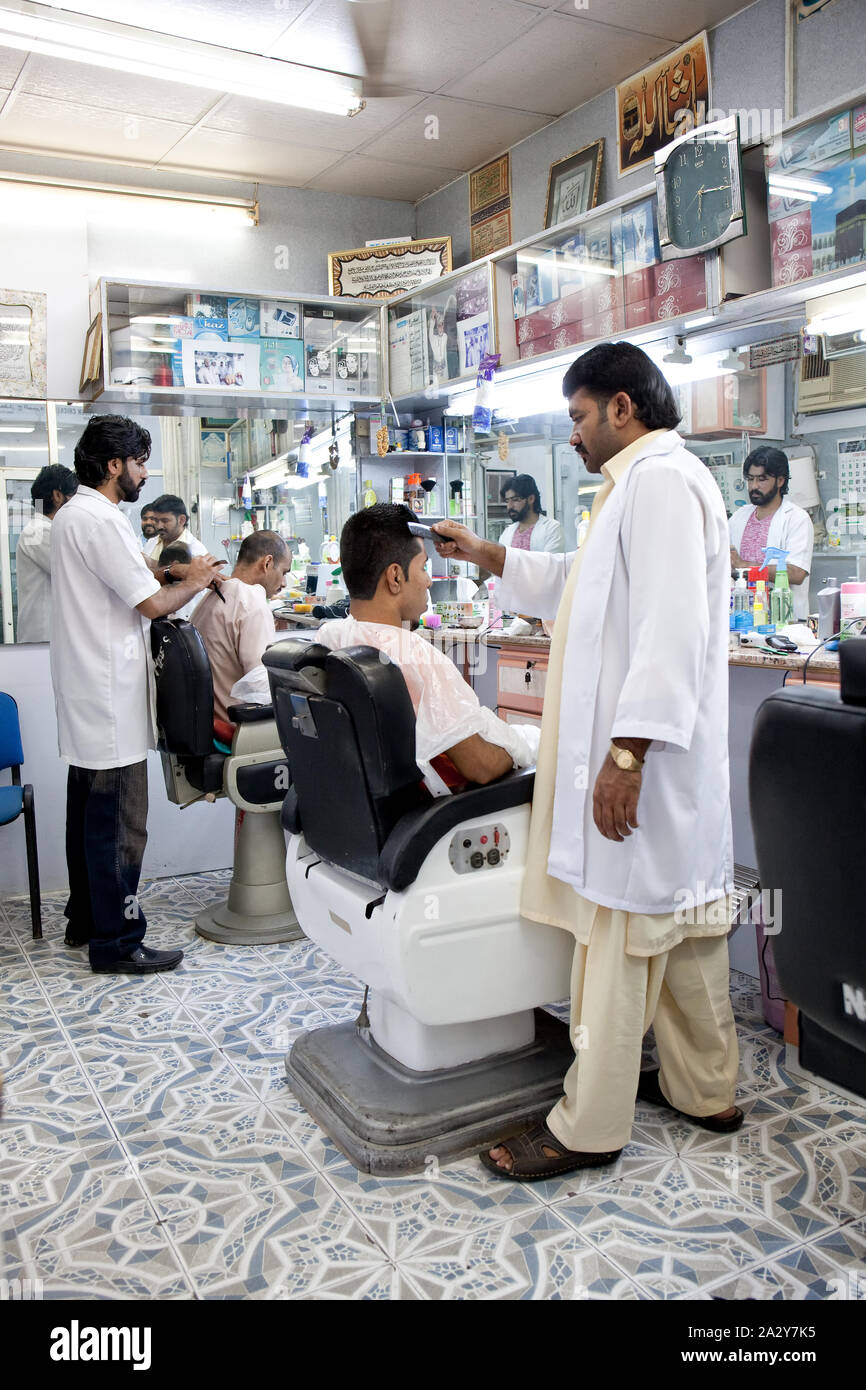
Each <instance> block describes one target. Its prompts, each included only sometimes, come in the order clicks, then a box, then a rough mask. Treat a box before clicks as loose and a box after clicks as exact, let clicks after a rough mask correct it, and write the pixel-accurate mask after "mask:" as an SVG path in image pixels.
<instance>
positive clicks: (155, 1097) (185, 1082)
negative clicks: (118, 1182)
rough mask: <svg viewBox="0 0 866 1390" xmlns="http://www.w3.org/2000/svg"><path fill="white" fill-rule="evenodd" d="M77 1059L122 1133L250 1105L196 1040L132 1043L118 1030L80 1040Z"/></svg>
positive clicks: (225, 1068)
mask: <svg viewBox="0 0 866 1390" xmlns="http://www.w3.org/2000/svg"><path fill="white" fill-rule="evenodd" d="M77 1054H78V1059H79V1062H80V1064H81V1066H82V1067H83V1068H84V1070H85V1071H86V1073H87V1076H88V1078H89V1079H90V1080H91V1081H92V1082H93V1084H94V1085H95V1086H96V1088H97V1089H98V1092H99V1097H100V1100H101V1102H102V1104H103V1105H104V1106H105V1109H106V1111H107V1112H108V1114H109V1116H110V1117H111V1120H112V1123H113V1124H114V1125H115V1126H117V1128H118V1131H119V1132H122V1133H131V1132H133V1131H134V1130H135V1129H136V1128H137V1127H140V1126H147V1127H148V1128H154V1127H161V1126H164V1125H168V1124H172V1123H173V1122H174V1121H175V1120H177V1119H182V1118H183V1117H184V1116H191V1115H205V1114H207V1113H208V1112H209V1111H211V1110H214V1111H218V1110H220V1109H224V1108H225V1107H227V1106H228V1107H231V1106H237V1105H247V1106H248V1105H250V1104H252V1102H253V1100H254V1099H255V1097H254V1095H253V1093H252V1091H251V1090H250V1088H249V1086H247V1084H246V1082H245V1081H244V1079H243V1077H241V1076H239V1075H238V1073H237V1072H236V1071H235V1069H234V1068H233V1067H230V1066H229V1065H228V1063H227V1062H226V1060H225V1058H224V1057H223V1056H222V1054H221V1053H220V1052H219V1050H218V1049H216V1048H214V1047H212V1046H211V1044H210V1043H208V1042H207V1041H203V1040H201V1039H200V1038H198V1037H196V1036H192V1035H189V1036H183V1035H182V1036H180V1037H177V1038H174V1039H155V1040H153V1041H151V1042H148V1043H132V1042H130V1041H129V1040H128V1039H127V1038H126V1037H125V1034H124V1031H123V1030H121V1031H120V1032H119V1033H115V1032H114V1031H113V1030H112V1029H108V1028H106V1029H104V1030H102V1031H101V1032H100V1034H99V1036H98V1037H91V1038H88V1039H87V1040H83V1041H81V1042H80V1044H79V1045H78V1047H77Z"/></svg>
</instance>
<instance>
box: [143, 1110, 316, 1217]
mask: <svg viewBox="0 0 866 1390" xmlns="http://www.w3.org/2000/svg"><path fill="white" fill-rule="evenodd" d="M120 1128H121V1129H122V1131H123V1142H124V1145H125V1147H126V1149H127V1151H128V1153H129V1155H130V1159H131V1165H132V1168H133V1170H134V1172H135V1174H136V1175H137V1176H138V1177H139V1178H140V1180H141V1182H142V1183H143V1184H144V1186H145V1187H146V1189H147V1191H148V1192H149V1193H150V1194H151V1195H152V1197H153V1200H154V1203H155V1205H156V1206H157V1208H158V1209H159V1210H160V1211H161V1210H162V1209H163V1207H164V1205H165V1203H166V1202H174V1201H177V1200H180V1199H181V1198H183V1199H184V1200H189V1201H192V1200H195V1201H196V1202H197V1203H204V1204H210V1203H211V1202H213V1201H215V1200H222V1199H225V1198H229V1197H231V1198H234V1197H238V1196H241V1195H243V1194H245V1193H250V1192H257V1191H260V1190H261V1189H262V1188H265V1187H271V1186H273V1185H274V1184H276V1183H286V1182H289V1181H291V1180H292V1179H294V1178H298V1177H302V1176H304V1175H305V1174H307V1173H309V1172H310V1170H311V1165H310V1164H309V1162H308V1161H307V1160H306V1159H305V1157H304V1155H303V1154H302V1153H301V1151H300V1150H299V1149H298V1148H297V1147H296V1145H295V1144H294V1143H293V1142H292V1140H291V1139H290V1138H289V1137H288V1135H287V1134H286V1131H285V1129H284V1128H283V1126H282V1125H281V1124H280V1122H279V1119H278V1118H276V1117H275V1116H274V1115H272V1114H271V1112H270V1111H269V1110H267V1109H266V1108H265V1107H264V1106H261V1105H251V1104H247V1105H236V1106H228V1107H225V1108H223V1109H214V1110H213V1111H212V1112H210V1113H208V1114H204V1115H190V1116H188V1117H186V1118H183V1117H180V1118H178V1119H176V1120H175V1121H174V1123H172V1124H165V1125H157V1124H154V1125H149V1126H146V1125H139V1126H137V1127H135V1128H127V1126H126V1125H123V1124H121V1126H120Z"/></svg>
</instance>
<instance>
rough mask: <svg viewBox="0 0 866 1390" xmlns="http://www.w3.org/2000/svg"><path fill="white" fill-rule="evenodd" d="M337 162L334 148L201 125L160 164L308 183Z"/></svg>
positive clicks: (227, 174)
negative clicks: (234, 132)
mask: <svg viewBox="0 0 866 1390" xmlns="http://www.w3.org/2000/svg"><path fill="white" fill-rule="evenodd" d="M333 162H334V151H333V150H317V149H310V148H306V147H303V146H299V145H291V144H281V143H280V142H279V141H278V140H262V139H258V138H251V137H249V136H247V135H232V134H230V133H228V132H226V131H221V130H205V129H204V128H203V127H199V129H198V130H194V131H192V133H191V134H190V135H189V136H187V138H186V139H185V140H183V141H182V142H181V143H180V144H179V145H178V147H177V148H176V149H174V150H172V151H171V153H170V155H169V156H168V158H167V159H166V160H165V162H164V163H163V164H161V165H160V167H161V168H165V169H183V170H188V171H190V172H204V173H216V174H222V175H224V176H225V177H226V178H239V179H257V180H258V181H259V182H260V183H290V184H301V183H306V181H307V179H309V178H312V177H313V175H315V174H318V173H320V172H321V171H322V170H323V169H327V168H328V166H329V165H330V164H333Z"/></svg>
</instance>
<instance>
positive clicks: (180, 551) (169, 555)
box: [159, 541, 192, 568]
mask: <svg viewBox="0 0 866 1390" xmlns="http://www.w3.org/2000/svg"><path fill="white" fill-rule="evenodd" d="M191 559H192V554H191V552H190V548H189V546H188V545H187V544H186V542H185V541H172V543H171V545H164V546H163V547H162V550H161V551H160V553H159V564H160V567H161V568H167V567H168V566H169V565H188V564H189V562H190V560H191Z"/></svg>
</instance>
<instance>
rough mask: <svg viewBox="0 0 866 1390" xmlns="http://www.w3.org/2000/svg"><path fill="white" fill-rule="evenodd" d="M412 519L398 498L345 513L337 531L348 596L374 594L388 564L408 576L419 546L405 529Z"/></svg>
mask: <svg viewBox="0 0 866 1390" xmlns="http://www.w3.org/2000/svg"><path fill="white" fill-rule="evenodd" d="M414 521H417V517H416V516H415V513H414V512H411V511H410V510H409V508H408V507H404V506H403V504H402V503H400V502H377V503H376V504H375V506H372V507H363V508H362V509H361V511H359V512H355V513H354V515H353V516H350V517H349V520H348V521H347V522H346V524H345V526H344V527H343V530H342V532H341V534H340V563H341V565H342V566H343V578H344V579H345V581H346V588H347V589H348V591H349V597H350V598H357V599H371V598H375V596H376V589H377V587H378V584H379V580H380V579H381V577H382V575H383V573H384V571H385V570H386V569H387V568H388V566H389V565H399V566H400V568H401V570H402V571H403V573H404V575H405V576H406V578H407V579H408V578H409V566H410V565H411V563H412V561H413V560H414V558H415V556H416V555H417V554H418V546H419V538H418V536H413V534H412V532H411V531H410V530H409V523H410V522H414ZM420 544H422V545H423V542H420Z"/></svg>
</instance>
